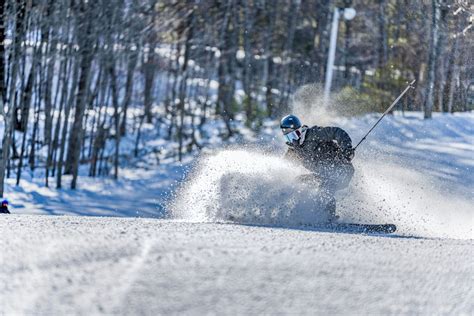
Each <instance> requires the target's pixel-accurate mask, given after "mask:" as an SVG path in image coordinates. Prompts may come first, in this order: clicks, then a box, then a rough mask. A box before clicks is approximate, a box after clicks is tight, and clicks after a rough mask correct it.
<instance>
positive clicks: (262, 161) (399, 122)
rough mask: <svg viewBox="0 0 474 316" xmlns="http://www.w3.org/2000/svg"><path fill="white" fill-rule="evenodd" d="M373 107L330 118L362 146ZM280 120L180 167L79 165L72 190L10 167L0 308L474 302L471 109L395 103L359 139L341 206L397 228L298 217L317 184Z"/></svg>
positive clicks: (438, 306) (213, 309)
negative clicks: (297, 159) (361, 227)
mask: <svg viewBox="0 0 474 316" xmlns="http://www.w3.org/2000/svg"><path fill="white" fill-rule="evenodd" d="M377 118H378V115H376V114H373V115H367V116H363V117H359V118H353V119H337V120H332V124H334V125H338V126H341V127H343V128H345V129H346V130H348V132H349V133H350V135H351V136H352V138H353V140H354V143H357V141H358V140H359V139H360V138H361V137H362V135H363V134H364V132H365V131H366V130H367V129H368V128H369V127H370V126H371V125H372V124H373V123H374V122H375V121H376V120H377ZM306 121H307V122H308V123H309V124H311V123H317V122H318V120H315V121H311V119H310V118H307V119H306ZM330 123H331V122H330ZM272 132H273V129H272V125H271V124H270V125H268V128H267V129H266V130H265V133H264V134H263V135H262V136H261V137H262V139H261V140H260V141H259V142H258V143H257V144H252V145H247V146H246V145H242V146H237V145H235V146H233V147H231V148H227V149H222V150H219V151H215V152H213V153H208V154H206V155H203V156H202V157H201V158H200V159H198V160H196V161H194V162H190V161H187V162H186V163H185V164H183V165H179V164H172V163H170V164H161V165H160V166H158V167H157V168H152V169H138V170H131V169H122V170H121V174H122V178H121V179H120V180H119V181H118V182H114V181H112V180H104V179H89V178H85V177H81V179H80V181H79V184H80V188H79V190H77V191H71V190H68V189H64V190H61V191H57V190H55V189H48V188H44V186H43V185H42V180H40V179H31V178H30V179H28V178H25V179H23V180H22V184H21V186H20V187H15V186H14V185H13V183H14V182H13V180H8V181H7V183H8V184H7V188H6V195H7V197H8V198H9V199H10V200H11V202H12V208H11V210H12V213H14V214H13V215H8V216H0V229H1V230H0V231H1V232H2V252H1V253H0V267H1V268H0V286H1V288H0V314H2V313H5V314H10V313H14V312H19V313H42V314H65V313H75V314H91V313H92V314H97V313H121V314H137V313H139V314H140V313H141V314H150V315H151V314H157V313H162V314H164V313H195V314H202V313H216V314H217V313H221V312H225V313H228V314H236V313H238V314H249V313H251V314H259V313H278V312H279V313H298V314H314V313H317V312H320V313H333V314H334V313H342V314H353V313H372V314H381V313H393V314H400V313H403V314H413V313H416V314H433V313H439V314H467V315H469V314H473V313H474V305H473V303H472V302H474V290H473V283H472V277H473V275H474V274H473V273H474V263H473V261H472V258H471V257H472V253H473V250H474V248H473V237H474V236H473V228H474V214H473V209H474V207H473V206H474V194H473V187H474V175H473V168H474V159H473V157H474V152H473V145H474V114H473V113H463V114H455V115H440V114H437V115H435V116H434V119H433V120H422V119H421V114H420V113H409V114H407V115H405V116H403V115H402V114H401V113H396V115H394V116H389V117H387V118H386V119H384V120H383V121H382V123H381V124H380V126H379V127H377V129H376V130H375V131H374V133H373V134H371V135H370V136H369V138H368V139H367V142H366V143H364V144H362V145H361V147H360V148H359V149H358V151H357V153H356V158H355V159H354V165H355V168H356V174H355V176H354V179H353V182H352V185H351V187H350V188H348V189H347V190H345V191H342V192H340V194H339V196H338V210H337V212H338V214H339V215H340V216H341V220H342V221H347V222H370V223H386V222H390V223H395V224H396V225H397V227H398V231H397V233H396V235H393V236H374V235H368V236H366V235H356V234H345V233H330V232H322V231H317V230H314V229H311V228H310V227H307V226H300V224H308V223H310V222H311V221H312V220H315V219H316V217H317V216H318V215H317V214H316V215H315V214H314V213H312V212H311V211H312V210H313V205H314V204H312V203H314V201H315V198H314V197H313V196H312V192H313V190H312V188H310V187H306V186H304V185H302V184H300V183H299V182H298V181H296V177H297V176H298V175H300V174H302V173H304V172H305V171H304V170H301V169H300V168H298V167H296V166H293V165H291V164H288V163H287V162H285V161H283V160H282V159H281V158H279V157H280V156H281V155H282V153H283V152H284V144H283V140H282V138H281V137H280V132H279V131H278V130H275V131H274V133H275V134H274V137H272V136H271V135H272ZM257 140H258V139H257ZM189 167H190V168H189ZM188 170H191V172H189V173H188V172H187V171H188ZM183 178H184V179H185V180H184V181H183ZM51 181H52V182H53V180H51ZM176 188H177V190H176ZM170 192H171V193H173V192H174V193H173V194H169V193H170ZM173 197H174V198H173ZM167 201H168V202H170V203H167ZM33 214H35V215H33ZM37 214H55V215H61V214H65V215H99V216H104V215H105V216H107V217H105V218H103V217H100V218H99V217H91V216H89V217H84V216H39V215H37ZM229 215H232V218H234V223H222V222H223V221H224V220H225V219H226V218H228V216H229ZM110 216H126V217H130V216H133V217H149V218H112V217H110ZM314 216H316V217H314ZM153 217H154V218H153ZM245 224H253V225H245ZM261 224H263V225H266V226H256V225H261ZM268 226H270V227H268Z"/></svg>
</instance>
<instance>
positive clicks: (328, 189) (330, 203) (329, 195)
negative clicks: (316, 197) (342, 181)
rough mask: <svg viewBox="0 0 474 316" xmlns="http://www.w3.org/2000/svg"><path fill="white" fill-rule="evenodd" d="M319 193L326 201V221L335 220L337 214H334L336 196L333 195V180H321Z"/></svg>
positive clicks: (334, 189)
mask: <svg viewBox="0 0 474 316" xmlns="http://www.w3.org/2000/svg"><path fill="white" fill-rule="evenodd" d="M320 193H321V197H322V199H323V201H324V202H325V203H326V205H325V206H326V207H325V210H326V214H327V221H328V222H334V221H336V220H337V219H338V218H339V216H337V215H336V198H335V196H334V195H335V193H336V188H335V185H334V183H333V181H331V180H330V179H326V181H323V182H322V183H321V186H320Z"/></svg>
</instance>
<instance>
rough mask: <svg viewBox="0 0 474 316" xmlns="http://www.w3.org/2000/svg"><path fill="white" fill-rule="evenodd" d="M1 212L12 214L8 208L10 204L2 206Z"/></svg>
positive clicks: (0, 207)
mask: <svg viewBox="0 0 474 316" xmlns="http://www.w3.org/2000/svg"><path fill="white" fill-rule="evenodd" d="M0 213H4V214H10V211H9V210H8V206H3V205H2V206H0Z"/></svg>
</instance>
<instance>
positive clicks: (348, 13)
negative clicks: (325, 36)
mask: <svg viewBox="0 0 474 316" xmlns="http://www.w3.org/2000/svg"><path fill="white" fill-rule="evenodd" d="M341 14H342V15H343V17H344V19H346V20H348V21H349V20H352V19H353V18H354V17H355V15H356V10H355V9H353V8H335V9H334V14H333V18H332V27H331V37H330V40H329V53H328V63H327V66H326V80H325V82H324V105H325V106H327V105H328V101H329V94H330V93H331V81H332V72H333V70H334V58H335V56H336V44H337V29H338V28H339V17H340V15H341Z"/></svg>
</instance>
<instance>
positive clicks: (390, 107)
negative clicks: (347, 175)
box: [354, 80, 416, 150]
mask: <svg viewBox="0 0 474 316" xmlns="http://www.w3.org/2000/svg"><path fill="white" fill-rule="evenodd" d="M415 81H416V80H413V81H412V82H410V83H409V84H408V86H407V87H406V88H405V90H403V92H402V93H401V94H400V95H399V96H398V97H397V98H396V99H395V101H393V103H392V105H390V106H389V107H388V109H387V110H386V111H385V112H384V113H383V114H382V116H381V117H380V118H379V120H378V121H377V122H376V123H375V124H374V125H373V126H372V128H371V129H370V130H369V131H368V132H367V134H365V135H364V137H362V139H361V140H360V142H359V143H358V144H357V145H356V146H355V147H354V150H356V149H357V147H359V145H360V144H361V143H362V142H363V141H364V140H365V139H366V138H367V136H368V135H369V134H370V132H372V130H373V129H374V128H375V127H376V126H377V125H378V124H379V123H380V121H381V120H382V119H383V118H384V117H385V115H387V113H388V112H390V110H391V109H392V108H393V107H394V106H395V105H396V104H397V103H398V101H400V99H401V98H402V97H403V96H404V95H405V93H406V92H407V91H408V90H410V88H412V89H415V87H414V86H413V85H414V84H415Z"/></svg>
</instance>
